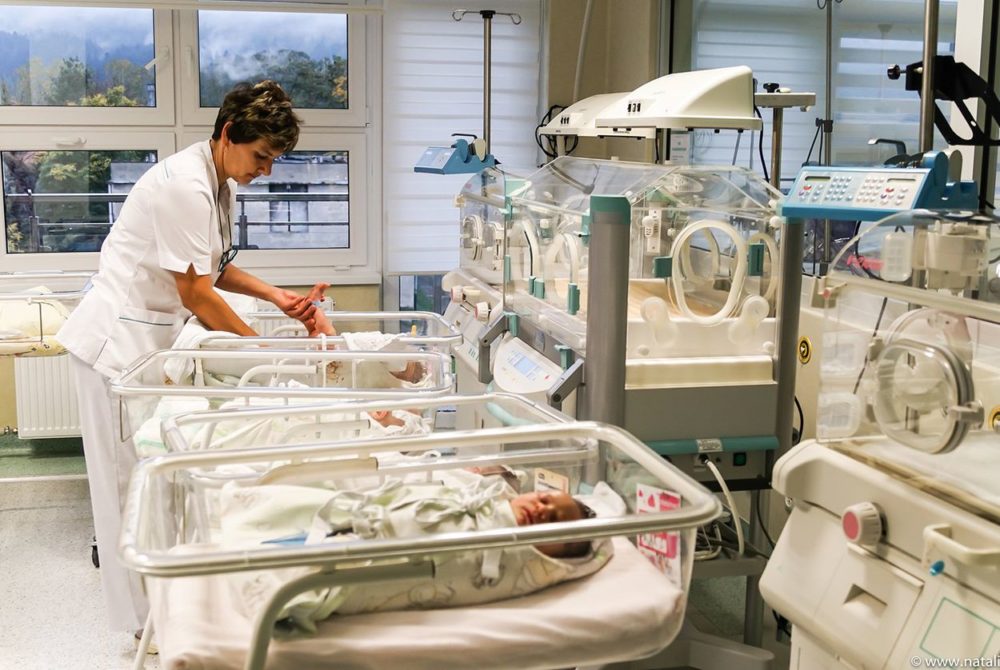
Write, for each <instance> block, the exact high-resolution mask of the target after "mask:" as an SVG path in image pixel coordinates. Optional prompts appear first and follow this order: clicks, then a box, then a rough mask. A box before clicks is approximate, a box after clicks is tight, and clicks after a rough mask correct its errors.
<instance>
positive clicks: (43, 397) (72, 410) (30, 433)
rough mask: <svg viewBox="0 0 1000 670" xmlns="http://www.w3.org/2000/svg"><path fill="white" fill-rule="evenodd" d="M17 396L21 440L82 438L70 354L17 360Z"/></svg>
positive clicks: (15, 375)
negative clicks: (80, 436)
mask: <svg viewBox="0 0 1000 670" xmlns="http://www.w3.org/2000/svg"><path fill="white" fill-rule="evenodd" d="M14 395H15V398H16V401H17V433H18V436H19V437H22V438H24V439H30V438H40V437H79V435H80V414H79V412H78V411H77V407H76V389H75V388H74V387H73V376H72V374H71V373H70V369H69V355H68V354H63V355H61V356H37V357H29V356H21V357H18V358H15V359H14Z"/></svg>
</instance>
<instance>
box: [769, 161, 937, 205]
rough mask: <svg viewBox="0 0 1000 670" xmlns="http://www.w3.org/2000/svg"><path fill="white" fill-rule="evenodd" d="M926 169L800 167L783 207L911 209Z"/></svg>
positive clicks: (917, 196) (920, 189) (916, 200)
mask: <svg viewBox="0 0 1000 670" xmlns="http://www.w3.org/2000/svg"><path fill="white" fill-rule="evenodd" d="M929 172H930V170H929V169H925V168H910V169H905V170H902V169H896V170H894V169H891V168H887V169H871V168H841V167H808V168H803V169H802V171H801V172H799V176H798V178H797V179H796V180H795V184H794V186H793V187H792V189H791V190H790V191H789V192H788V196H787V198H786V199H785V202H784V207H785V208H787V207H789V206H795V205H819V206H823V205H825V206H832V207H844V208H854V207H864V208H869V209H878V210H880V211H885V212H886V213H891V212H895V211H899V210H906V209H914V208H915V207H916V206H917V202H918V198H919V196H920V195H921V193H922V191H923V186H924V183H925V182H926V180H927V175H928V173H929Z"/></svg>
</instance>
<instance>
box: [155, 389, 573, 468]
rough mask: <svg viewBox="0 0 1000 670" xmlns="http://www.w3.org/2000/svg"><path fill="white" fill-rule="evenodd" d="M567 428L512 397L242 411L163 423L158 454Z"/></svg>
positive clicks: (551, 413) (557, 417) (541, 408)
mask: <svg viewBox="0 0 1000 670" xmlns="http://www.w3.org/2000/svg"><path fill="white" fill-rule="evenodd" d="M376 413H384V414H391V415H398V414H406V415H408V417H407V418H409V417H412V418H413V421H412V422H408V424H407V425H405V426H398V427H396V429H395V430H394V429H392V428H387V427H384V426H382V425H381V424H378V423H376V421H375V420H374V419H373V416H374V415H376ZM568 421H571V419H570V418H569V417H568V416H566V415H565V414H562V413H561V412H557V411H556V410H553V409H552V408H550V407H548V406H545V405H540V404H537V403H534V402H532V401H530V400H528V399H526V398H524V397H522V396H517V395H513V394H509V393H490V394H484V395H461V396H440V397H432V398H424V397H420V398H407V399H406V400H399V399H393V400H377V401H371V400H368V401H347V402H336V401H334V402H324V403H322V404H309V405H283V406H280V407H239V408H236V409H229V410H209V411H198V412H190V413H184V414H179V415H176V416H171V417H168V418H166V419H164V420H163V430H162V433H163V434H162V437H161V438H160V447H161V448H160V450H159V451H160V452H161V453H166V452H167V451H199V450H207V449H231V448H255V447H272V446H282V445H291V444H300V445H301V444H306V443H312V444H315V443H329V442H335V441H342V440H352V439H361V438H380V437H405V436H408V435H414V434H428V433H438V432H442V431H454V430H455V428H456V426H459V427H461V426H469V427H471V426H475V427H477V428H483V427H487V426H488V427H500V426H523V425H536V424H543V423H565V422H568ZM144 455H150V454H149V453H147V454H144Z"/></svg>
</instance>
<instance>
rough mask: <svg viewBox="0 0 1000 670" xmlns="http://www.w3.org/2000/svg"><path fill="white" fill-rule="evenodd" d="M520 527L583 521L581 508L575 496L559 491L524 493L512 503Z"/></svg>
mask: <svg viewBox="0 0 1000 670" xmlns="http://www.w3.org/2000/svg"><path fill="white" fill-rule="evenodd" d="M510 506H511V508H512V509H513V510H514V518H515V519H516V520H517V525H518V526H532V525H534V524H536V523H552V522H554V521H576V520H577V519H582V518H583V514H582V512H581V511H580V506H579V505H578V504H577V502H576V500H574V499H573V496H571V495H569V494H567V493H562V492H559V491H541V492H538V491H536V492H534V493H524V494H522V495H519V496H517V497H516V498H514V499H513V500H511V501H510Z"/></svg>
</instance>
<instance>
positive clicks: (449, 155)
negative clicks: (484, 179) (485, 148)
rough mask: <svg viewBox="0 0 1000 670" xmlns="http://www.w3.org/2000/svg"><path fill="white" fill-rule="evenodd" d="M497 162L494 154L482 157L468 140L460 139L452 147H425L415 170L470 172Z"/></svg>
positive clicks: (480, 169)
mask: <svg viewBox="0 0 1000 670" xmlns="http://www.w3.org/2000/svg"><path fill="white" fill-rule="evenodd" d="M496 164H497V161H496V158H494V157H493V155H492V154H487V155H486V156H484V157H483V158H482V159H480V158H479V157H478V156H477V155H476V154H475V152H474V151H473V149H472V147H470V146H469V143H468V142H466V141H465V140H463V139H458V140H455V143H454V144H452V145H451V146H450V147H428V148H427V149H425V150H424V153H422V154H421V155H420V158H419V159H418V160H417V164H416V165H414V166H413V171H414V172H426V173H430V174H469V173H475V172H481V171H482V170H484V169H485V168H488V167H495V166H496Z"/></svg>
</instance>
